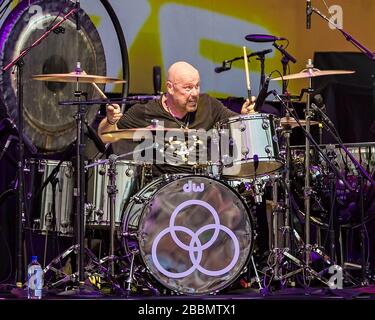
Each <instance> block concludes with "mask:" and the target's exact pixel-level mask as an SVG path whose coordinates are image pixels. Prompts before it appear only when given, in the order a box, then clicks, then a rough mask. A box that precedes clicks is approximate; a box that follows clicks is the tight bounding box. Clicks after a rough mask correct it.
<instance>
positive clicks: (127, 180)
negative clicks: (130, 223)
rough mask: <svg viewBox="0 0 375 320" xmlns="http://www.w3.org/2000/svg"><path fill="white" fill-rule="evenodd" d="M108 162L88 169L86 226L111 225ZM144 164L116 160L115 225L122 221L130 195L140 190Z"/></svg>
mask: <svg viewBox="0 0 375 320" xmlns="http://www.w3.org/2000/svg"><path fill="white" fill-rule="evenodd" d="M108 169H109V165H108V164H99V165H97V166H93V167H91V168H90V169H89V170H88V183H87V203H86V227H88V228H98V227H99V228H100V227H110V212H109V201H108V200H109V198H108V193H107V186H108V183H109V177H108ZM142 170H143V166H141V165H138V164H136V163H135V162H133V161H128V160H119V161H117V162H116V171H117V175H116V188H117V191H118V192H117V193H116V203H115V225H116V226H117V227H118V226H119V225H120V222H121V212H122V209H123V208H124V207H125V206H126V204H127V202H128V201H129V199H130V197H131V196H132V195H134V194H135V193H136V192H137V191H138V190H140V187H141V184H143V181H141V180H142V179H141V177H142V176H143V172H142Z"/></svg>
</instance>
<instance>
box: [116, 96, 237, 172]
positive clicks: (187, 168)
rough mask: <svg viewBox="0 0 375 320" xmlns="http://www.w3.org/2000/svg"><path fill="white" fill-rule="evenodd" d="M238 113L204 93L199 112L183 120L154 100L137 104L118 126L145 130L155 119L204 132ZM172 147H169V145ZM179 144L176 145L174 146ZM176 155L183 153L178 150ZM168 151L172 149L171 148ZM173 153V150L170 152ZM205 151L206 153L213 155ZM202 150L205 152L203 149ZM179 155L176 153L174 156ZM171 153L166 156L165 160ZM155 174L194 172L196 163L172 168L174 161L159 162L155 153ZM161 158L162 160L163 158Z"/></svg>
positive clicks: (191, 113)
mask: <svg viewBox="0 0 375 320" xmlns="http://www.w3.org/2000/svg"><path fill="white" fill-rule="evenodd" d="M237 115H238V114H237V113H236V112H233V111H231V110H230V109H228V108H226V107H225V106H224V105H223V104H222V103H221V102H220V101H219V100H217V99H215V98H212V97H210V96H209V95H208V94H201V95H200V97H199V100H198V107H197V110H196V111H195V112H190V113H188V114H186V115H185V116H184V117H183V118H182V119H176V118H174V117H173V116H172V115H171V114H170V113H169V112H167V111H166V110H165V109H164V108H163V106H162V104H161V99H160V100H151V101H149V102H147V103H145V104H135V105H133V106H132V107H131V108H130V109H129V110H128V111H127V112H125V113H124V115H123V116H122V118H121V119H120V120H119V122H118V123H117V127H118V128H119V129H131V128H145V127H148V126H150V125H151V124H152V120H153V119H157V120H159V122H158V124H159V125H163V126H164V127H165V128H181V127H184V128H185V127H188V128H189V129H196V130H199V129H204V130H206V131H209V130H210V129H212V128H214V127H215V125H216V124H217V123H218V122H221V121H225V120H226V119H228V118H230V117H233V116H237ZM169 142H170V141H169ZM167 145H168V144H167ZM174 146H175V144H173V147H174ZM176 148H177V150H176V153H178V152H179V150H181V149H178V148H181V145H179V146H178V147H176ZM167 149H168V148H167ZM168 150H170V149H168ZM207 150H208V149H205V151H204V152H207V153H209V152H210V151H207ZM201 151H202V150H201ZM174 155H175V154H174ZM166 156H167V153H164V155H163V157H164V160H165V159H166V158H165V157H166ZM153 157H154V159H153V160H154V161H153V163H154V166H153V175H154V176H159V175H161V174H164V173H192V172H193V171H192V170H193V166H192V163H191V162H189V163H184V164H182V163H179V164H178V165H176V164H175V165H171V162H168V164H166V163H167V162H166V161H165V163H162V164H161V163H160V162H159V163H158V164H157V163H156V162H155V159H156V155H155V154H154V156H153ZM159 159H160V157H159Z"/></svg>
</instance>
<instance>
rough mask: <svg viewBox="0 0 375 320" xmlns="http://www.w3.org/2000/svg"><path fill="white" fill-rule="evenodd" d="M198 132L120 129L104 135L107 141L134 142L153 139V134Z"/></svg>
mask: <svg viewBox="0 0 375 320" xmlns="http://www.w3.org/2000/svg"><path fill="white" fill-rule="evenodd" d="M196 131H197V130H192V129H181V128H164V127H162V128H133V129H120V130H115V131H107V132H103V133H102V135H104V136H105V137H106V138H107V139H110V140H114V141H117V140H133V139H134V138H136V139H142V138H146V139H147V138H152V135H153V134H158V133H159V134H163V135H165V134H167V133H168V134H169V135H172V134H176V135H181V134H182V133H183V134H184V135H187V134H189V133H192V132H196Z"/></svg>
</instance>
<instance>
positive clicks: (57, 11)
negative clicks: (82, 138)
mask: <svg viewBox="0 0 375 320" xmlns="http://www.w3.org/2000/svg"><path fill="white" fill-rule="evenodd" d="M73 7H74V2H72V1H68V0H60V1H48V0H31V1H29V0H27V1H21V2H20V3H19V4H18V5H17V6H16V7H15V8H14V9H13V10H12V11H11V12H10V14H9V15H8V17H7V18H6V20H5V21H4V23H3V25H2V26H1V28H0V64H1V67H3V66H4V65H5V64H7V63H8V62H9V61H12V60H13V59H14V58H16V57H17V56H18V55H19V53H20V52H21V51H22V50H24V49H25V48H27V47H29V46H30V45H31V44H32V43H34V42H35V41H36V40H37V39H38V38H39V37H40V36H41V35H42V34H43V33H44V32H45V31H46V30H48V28H51V27H52V26H53V25H55V24H56V23H58V22H59V21H61V20H62V17H63V16H64V15H66V14H67V13H68V12H69V11H70V10H71V9H72V8H73ZM78 15H79V26H80V28H79V30H77V26H76V21H75V17H74V15H72V16H70V17H69V19H68V20H66V21H64V22H63V23H62V24H61V25H60V26H59V27H58V28H57V29H56V30H55V31H54V32H51V33H50V34H49V36H48V37H46V38H45V39H44V40H43V41H42V42H41V43H40V44H39V45H38V46H36V47H34V48H33V49H31V50H30V51H29V52H28V54H27V55H26V56H25V57H24V58H23V62H24V65H23V77H22V81H23V85H24V90H23V95H24V102H23V114H24V133H25V134H26V136H28V137H29V138H30V140H31V141H32V142H33V143H34V145H35V146H36V147H37V148H38V151H39V152H40V153H53V152H59V151H61V150H63V149H65V148H66V147H67V146H68V145H69V144H71V143H72V142H73V141H74V140H75V139H76V120H75V114H76V113H77V107H76V106H59V105H58V102H59V101H62V100H67V99H71V100H73V99H75V98H74V92H75V90H77V89H78V90H79V91H82V92H85V93H87V99H97V98H99V96H98V94H97V92H96V91H95V90H94V88H93V87H92V85H91V84H88V83H82V84H81V83H80V84H79V87H78V88H77V85H76V83H66V82H43V81H34V80H32V75H35V74H50V73H69V72H72V71H74V69H75V68H76V65H77V62H80V66H81V69H82V70H84V71H85V72H86V73H87V74H92V75H103V76H104V75H106V62H105V61H106V59H105V54H104V49H103V45H102V42H101V39H100V36H99V34H98V32H97V30H96V28H95V26H94V24H93V23H92V21H91V20H90V18H89V16H88V15H87V14H86V13H85V12H84V11H83V10H82V9H80V10H79V12H78ZM16 81H17V78H16V74H13V73H12V72H11V71H10V70H8V71H7V72H3V73H2V74H1V75H0V94H1V96H2V98H3V100H4V103H5V105H6V108H7V112H8V114H9V116H10V118H11V119H12V120H13V121H15V122H16V123H17V120H18V110H17V90H16ZM100 87H101V89H102V90H104V88H103V85H102V86H100ZM98 109H99V106H88V107H87V112H86V119H87V120H88V122H89V123H91V122H92V121H93V120H94V118H95V116H96V114H97V112H98Z"/></svg>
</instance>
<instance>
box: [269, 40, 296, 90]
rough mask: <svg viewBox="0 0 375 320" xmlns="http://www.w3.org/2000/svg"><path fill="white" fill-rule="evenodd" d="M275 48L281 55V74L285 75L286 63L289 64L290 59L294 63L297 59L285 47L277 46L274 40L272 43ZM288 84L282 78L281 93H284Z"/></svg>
mask: <svg viewBox="0 0 375 320" xmlns="http://www.w3.org/2000/svg"><path fill="white" fill-rule="evenodd" d="M272 45H273V46H274V47H275V48H276V49H277V50H279V51H280V52H281V53H282V55H283V57H282V59H281V63H282V65H283V76H285V75H286V72H287V69H288V64H289V61H292V62H293V63H296V62H297V60H296V59H295V58H294V57H293V56H292V55H291V54H289V53H288V52H287V51H286V50H285V48H284V47H283V46H279V45H277V44H276V42H274V43H273V44H272ZM287 84H288V81H287V80H283V89H282V92H283V94H286V93H287V86H288V85H287Z"/></svg>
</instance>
